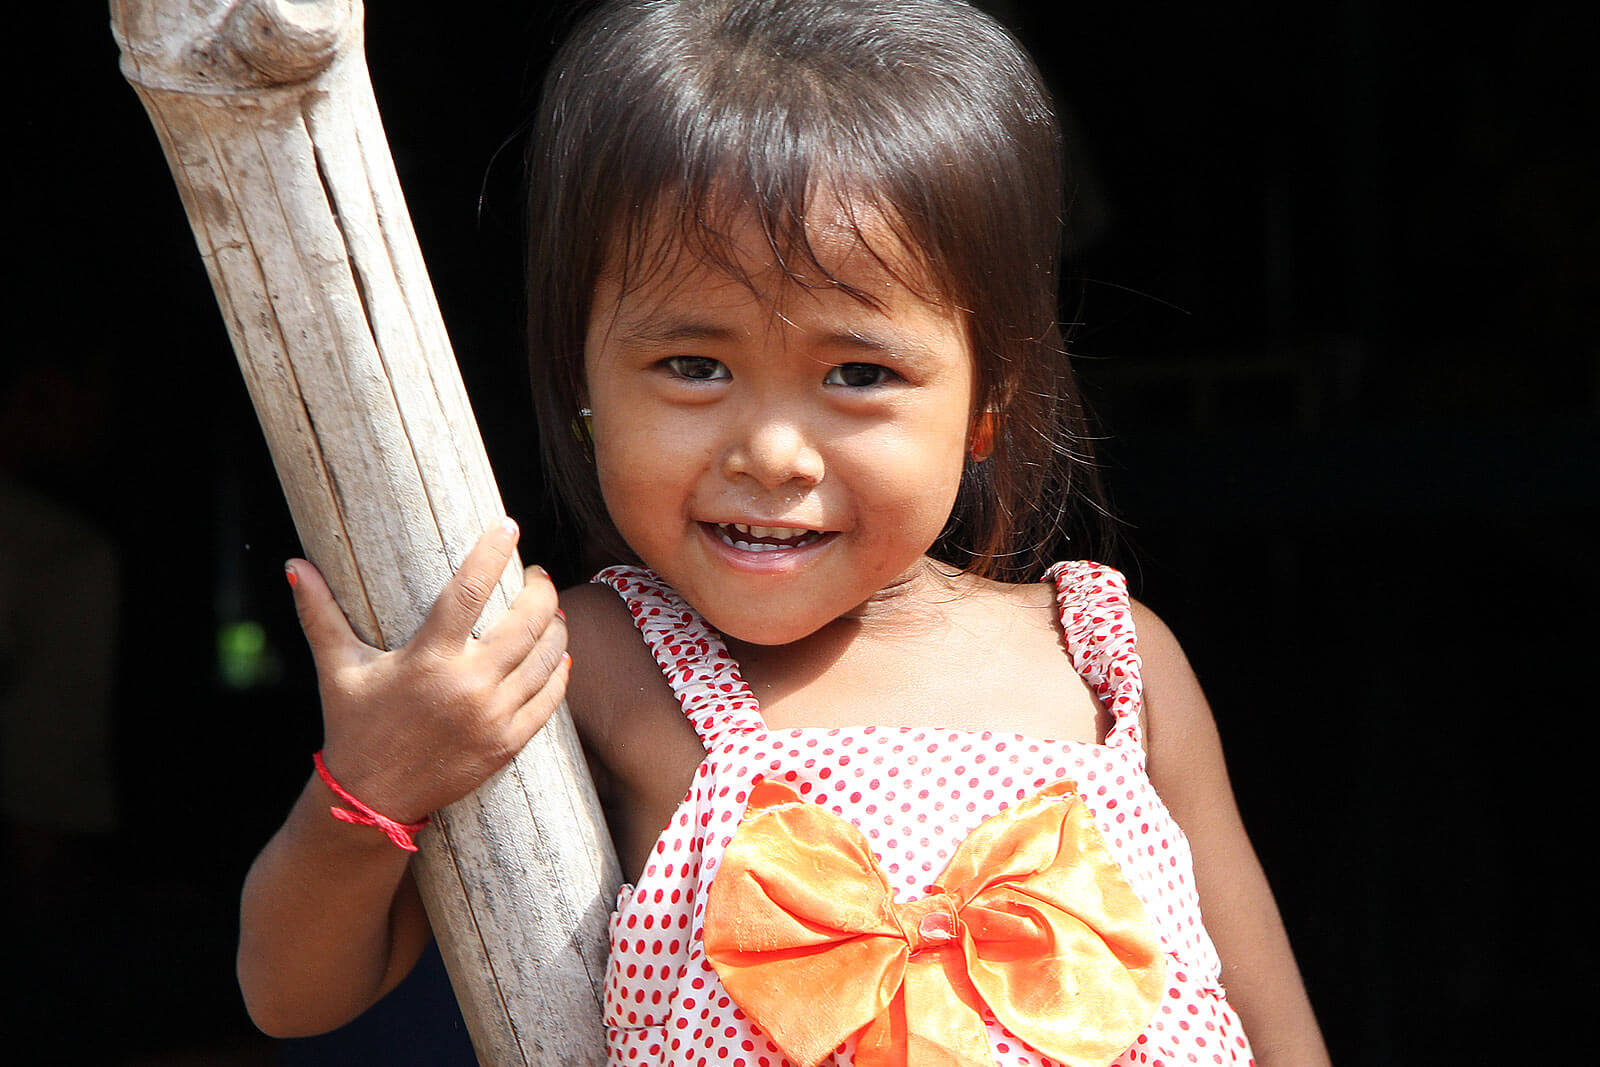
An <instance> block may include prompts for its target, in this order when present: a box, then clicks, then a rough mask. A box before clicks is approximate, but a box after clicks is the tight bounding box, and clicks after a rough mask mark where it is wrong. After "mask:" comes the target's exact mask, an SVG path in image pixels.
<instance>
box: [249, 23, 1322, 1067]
mask: <svg viewBox="0 0 1600 1067" xmlns="http://www.w3.org/2000/svg"><path fill="white" fill-rule="evenodd" d="M531 172H532V174H531V180H532V192H531V205H532V215H531V218H532V233H533V235H534V237H533V241H532V250H531V256H530V307H531V337H532V351H533V371H534V379H535V386H536V388H535V392H536V395H538V397H539V408H540V412H539V414H540V425H541V429H542V432H543V447H544V451H545V458H546V460H547V464H548V470H549V472H550V475H551V477H552V479H553V481H554V484H555V485H556V486H557V488H558V489H559V490H560V492H561V495H562V498H563V500H564V502H565V503H566V504H567V505H568V506H569V507H570V509H571V511H572V513H573V514H574V515H575V516H576V517H577V519H578V521H579V522H580V523H581V524H582V528H583V532H584V536H585V538H586V539H587V542H588V543H589V544H591V545H593V546H596V548H597V550H598V551H600V552H603V553H605V554H607V555H609V556H610V557H611V558H612V559H614V560H618V561H622V562H621V563H620V565H617V566H612V567H609V568H607V569H606V570H604V571H602V572H601V574H600V575H599V577H598V578H597V579H596V583H597V584H591V585H587V586H583V587H580V588H575V589H570V590H567V591H565V592H563V593H562V594H561V596H560V603H561V605H562V607H563V608H564V611H565V614H564V617H563V615H562V613H561V612H558V611H557V610H556V602H557V598H556V595H555V593H554V590H553V589H552V587H551V585H550V583H549V581H548V580H547V579H546V578H545V577H544V576H543V572H542V571H539V570H538V569H537V568H530V571H529V577H528V584H527V588H526V589H525V590H524V592H523V594H522V595H521V597H519V599H518V601H517V603H516V604H515V605H514V607H513V609H512V611H511V612H510V613H509V614H508V615H507V616H506V617H505V618H504V619H503V620H501V621H500V622H499V623H497V624H496V625H495V626H493V627H491V628H490V629H489V630H488V631H487V632H486V633H485V634H484V635H483V636H482V638H481V639H475V638H473V637H472V636H471V628H472V626H473V624H474V623H475V621H476V619H477V616H478V612H479V610H480V609H481V607H482V604H483V600H484V593H485V590H486V589H487V588H488V587H489V586H490V585H491V584H492V582H493V580H494V577H495V576H496V575H498V574H499V572H500V570H501V568H503V567H504V565H505V563H506V561H507V559H508V558H509V555H510V553H511V551H512V548H513V546H514V544H515V542H516V537H517V535H516V530H515V527H514V526H511V525H510V524H509V523H508V524H506V525H504V526H502V527H500V528H497V529H495V530H491V531H490V532H489V533H488V534H486V535H485V537H484V539H483V540H482V541H481V542H480V543H479V545H478V546H477V548H476V549H474V551H473V553H472V554H471V555H470V556H469V558H468V559H467V561H466V562H465V564H464V565H463V566H462V569H461V571H460V573H459V574H458V575H457V576H456V577H455V579H454V580H453V581H452V583H451V586H450V587H449V588H448V589H447V590H446V591H445V593H444V594H443V595H441V597H440V599H439V602H438V604H437V605H436V607H435V608H434V611H433V613H432V615H431V616H430V617H429V619H428V621H427V623H426V625H425V626H424V627H423V628H422V630H421V631H420V632H419V633H418V634H417V635H416V637H415V639H414V640H413V641H412V642H411V643H410V644H409V645H408V646H406V647H405V648H404V649H401V650H398V651H396V652H393V653H379V652H377V651H376V650H373V649H370V648H367V647H366V646H364V645H361V644H360V643H359V642H358V641H357V640H356V639H355V638H353V637H352V636H351V635H350V631H349V629H348V627H347V626H346V625H345V624H344V620H343V617H342V616H341V615H340V614H339V611H338V609H337V607H336V606H335V605H334V604H333V601H332V599H331V597H330V596H329V594H328V592H327V588H326V586H325V585H324V584H323V583H322V581H321V578H320V577H319V576H318V574H317V572H316V570H315V569H314V568H313V567H311V566H310V564H308V563H306V562H305V561H292V562H291V563H290V565H289V576H290V580H291V583H292V584H293V585H294V586H295V593H296V600H297V604H298V606H299V609H300V612H301V618H302V621H303V623H304V626H305V630H306V634H307V637H308V639H309V641H310V643H311V646H312V649H313V652H314V653H315V657H316V661H317V666H318V671H319V677H320V680H321V685H322V695H323V714H324V718H325V722H326V741H325V748H324V751H323V754H322V758H323V766H322V768H321V769H322V770H325V771H326V774H327V778H326V779H325V778H323V777H322V776H321V775H320V774H319V775H318V776H316V777H313V778H311V779H310V781H309V782H308V784H307V786H306V789H305V791H304V793H303V794H302V797H301V799H300V801H299V802H298V803H297V805H296V807H295V809H294V811H293V812H292V813H291V815H290V817H289V819H288V821H287V822H286V823H285V825H284V827H283V828H282V829H281V830H280V831H279V832H278V834H277V835H276V836H275V837H274V839H273V840H272V842H271V843H270V844H269V845H268V846H267V848H266V850H265V851H264V852H263V853H262V856H261V857H260V859H259V860H258V861H257V863H256V865H255V867H254V868H253V870H252V872H251V875H250V878H249V880H248V882H247V884H246V887H245V894H244V906H243V933H242V935H241V943H240V951H239V974H240V980H241V983H242V985H243V987H244V990H245V994H246V998H247V1001H248V1003H249V1005H250V1008H251V1011H252V1013H253V1015H254V1017H255V1018H256V1020H257V1021H258V1023H260V1025H261V1026H262V1027H263V1028H264V1029H267V1030H268V1031H271V1032H275V1033H286V1034H289V1033H311V1032H317V1031H320V1030H324V1029H328V1028H331V1027H333V1026H336V1025H338V1024H340V1023H343V1022H344V1021H346V1020H348V1019H349V1018H351V1017H353V1016H354V1015H356V1014H357V1013H359V1012H361V1011H362V1010H364V1009H365V1008H366V1007H367V1006H368V1005H370V1004H371V1003H372V1002H373V1001H374V1000H376V999H377V998H378V997H379V996H381V995H382V994H383V993H385V992H386V991H388V990H389V989H391V988H393V987H394V985H395V984H396V983H397V982H398V981H399V980H400V978H401V977H403V976H404V974H405V973H406V972H407V971H408V970H409V969H410V967H411V966H412V964H413V963H414V962H415V961H416V959H417V957H418V955H419V953H420V952H421V950H422V949H423V947H424V946H425V944H426V941H427V939H428V937H429V932H428V927H427V921H426V918H425V916H424V914H423V912H422V910H421V908H420V906H419V904H418V901H417V895H416V890H415V888H414V886H413V885H412V883H411V881H410V878H409V876H408V875H407V873H406V856H407V853H406V852H405V851H403V850H402V849H401V848H396V847H395V845H394V844H392V843H391V838H392V839H393V840H394V841H395V842H397V843H401V844H404V843H406V840H407V834H406V832H405V830H403V829H401V828H399V827H396V826H389V827H388V829H389V834H388V835H387V836H386V835H385V834H382V833H377V832H374V830H373V829H371V828H368V827H363V826H357V825H351V824H347V823H345V822H342V821H337V820H335V819H333V818H330V817H329V812H328V809H329V807H330V805H347V802H346V801H343V800H341V799H340V798H339V797H338V796H336V795H335V793H334V792H332V790H331V783H333V782H337V783H339V785H340V788H342V789H343V790H344V792H345V793H346V794H348V795H349V796H353V797H355V798H358V799H359V800H360V801H361V802H362V803H364V804H365V805H367V806H368V807H370V808H371V809H375V810H376V811H378V812H381V813H383V814H384V815H385V816H387V817H388V819H389V820H392V821H393V822H394V823H397V824H410V823H415V822H417V821H420V820H421V819H423V817H424V816H425V815H426V813H427V812H429V811H431V810H433V809H435V808H437V807H440V806H442V805H444V804H447V803H449V802H451V801H453V800H455V799H457V798H459V797H461V796H463V795H465V794H466V793H467V792H469V791H470V790H471V789H473V788H474V787H475V786H476V785H478V784H479V783H480V782H482V781H483V780H484V779H485V778H486V777H487V776H488V775H489V774H491V773H492V772H493V771H494V770H495V769H497V768H498V767H499V766H500V765H501V764H503V763H504V761H506V760H507V759H509V758H510V756H511V755H512V754H513V753H514V752H515V751H516V750H517V749H518V748H519V747H520V746H521V745H522V744H523V743H524V742H525V741H526V739H527V738H528V737H529V736H530V735H531V733H532V732H533V731H535V730H536V729H537V728H538V727H539V726H540V725H541V724H542V723H543V722H544V720H545V718H546V717H547V716H548V715H549V713H550V711H551V710H552V708H553V707H554V706H555V705H556V703H557V702H558V701H559V700H560V698H561V696H562V695H563V693H564V694H565V697H566V699H567V701H568V703H569V704H570V707H571V709H572V713H573V715H574V717H575V718H576V721H577V723H578V725H579V729H580V731H581V733H582V735H583V737H584V739H585V743H586V744H587V746H588V748H589V751H590V753H591V757H592V759H593V761H594V763H595V765H596V767H597V772H598V777H599V780H600V781H601V783H602V787H603V789H604V790H605V791H606V792H607V794H608V800H609V804H608V808H609V810H610V812H611V829H612V832H613V834H614V836H615V839H616V843H617V847H618V850H619V853H620V855H621V857H622V861H623V866H624V869H625V870H626V871H627V873H628V874H629V875H630V876H631V877H632V879H633V882H632V884H631V885H629V886H626V887H624V889H623V892H622V895H621V897H620V898H619V906H618V909H617V911H616V913H615V915H614V916H613V920H612V931H613V933H612V943H611V962H610V967H609V969H608V974H607V979H606V995H607V1000H606V1007H605V1019H604V1024H605V1026H606V1028H607V1033H608V1039H609V1042H610V1047H611V1049H612V1058H613V1061H614V1062H628V1063H635V1062H651V1063H742V1064H748V1065H754V1064H758V1063H771V1064H777V1063H779V1062H785V1061H787V1062H793V1063H798V1064H807V1065H809V1064H815V1063H830V1064H847V1063H851V1062H855V1063H858V1064H889V1063H911V1064H930V1063H958V1064H974V1065H975V1064H988V1063H998V1064H1006V1065H1011V1064H1039V1063H1047V1062H1061V1063H1070V1064H1089V1063H1094V1064H1107V1063H1113V1062H1115V1063H1119V1064H1121V1063H1130V1064H1131V1063H1140V1064H1143V1063H1168V1064H1174V1063H1192V1062H1201V1063H1234V1062H1248V1061H1250V1059H1251V1056H1252V1051H1251V1049H1252V1045H1253V1047H1254V1055H1255V1056H1256V1057H1257V1058H1258V1059H1259V1060H1260V1061H1261V1062H1273V1063H1281V1064H1296V1065H1299V1064H1311V1063H1318V1062H1324V1061H1325V1054H1324V1053H1323V1051H1322V1046H1321V1040H1320V1037H1319V1035H1318V1032H1317V1027H1316V1023H1315V1021H1314V1019H1313V1017H1312V1014H1311V1011H1310V1008H1309V1006H1308V1004H1307V1002H1306V998H1305V995H1304V993H1303V991H1302V988H1301V983H1300V979H1299V976H1298V974H1297V972H1296V969H1295V964H1294V961H1293V958H1292V956H1291V954H1290V951H1289V947H1288V944H1287V941H1286V939H1285V936H1284V933H1283V930H1282V927H1281V925H1280V923H1279V920H1278V917H1277V913H1276V909H1275V906H1274V904H1273V901H1272V897H1271V894H1270V892H1269V890H1268V887H1267V884H1266V881H1265V880H1264V878H1263V876H1262V873H1261V870H1260V868H1259V866H1258V864H1257V863H1256V860H1255V857H1254V855H1253V853H1252V851H1251V848H1250V844H1249V842H1248V840H1247V838H1246V836H1245V833H1244V830H1243V828H1242V827H1241V825H1240V822H1239V818H1238V815H1237V812H1236V810H1235V806H1234V802H1233V799H1232V796H1231V792H1230V789H1229V785H1228V780H1227V775H1226V772H1225V770H1224V766H1223V759H1222V753H1221V749H1220V747H1219V744H1218V740H1217V734H1216V730H1215V728H1214V727H1213V725H1212V721H1211V716H1210V713H1209V711H1208V710H1207V708H1206V704H1205V699H1204V697H1203V696H1202V695H1201V692H1200V690H1199V687H1198V686H1197V684H1196V683H1195V680H1194V677H1193V675H1192V673H1191V672H1190V670H1189V668H1188V666H1187V664H1186V663H1185V661H1184V658H1183V654H1182V652H1181V651H1180V650H1179V648H1178V646H1177V644H1176V642H1175V641H1174V640H1173V638H1172V636H1171V634H1170V633H1169V632H1168V631H1167V630H1166V628H1165V627H1164V626H1162V624H1161V622H1160V620H1158V619H1157V618H1156V617H1155V616H1153V615H1151V614H1150V613H1149V612H1148V611H1146V610H1145V609H1143V608H1142V607H1141V606H1140V605H1138V604H1135V603H1132V602H1131V601H1130V600H1129V599H1128V597H1127V594H1126V592H1125V588H1124V584H1123V581H1122V579H1121V577H1120V576H1119V575H1118V574H1117V573H1116V572H1115V571H1112V570H1110V569H1109V568H1106V567H1103V566H1100V565H1098V564H1094V563H1087V562H1074V563H1065V564H1058V565H1056V566H1054V567H1051V566H1049V560H1050V558H1051V555H1050V554H1051V553H1052V552H1053V550H1054V549H1055V547H1056V546H1057V545H1058V543H1059V542H1060V541H1061V540H1062V539H1063V536H1064V535H1065V534H1066V532H1067V531H1068V529H1069V528H1070V527H1071V526H1072V525H1073V523H1072V522H1071V521H1070V520H1071V518H1072V516H1073V514H1074V513H1075V512H1079V511H1083V510H1085V509H1086V508H1092V507H1093V506H1094V500H1095V492H1094V488H1093V484H1092V477H1091V475H1090V474H1089V470H1090V468H1089V465H1088V457H1087V445H1086V435H1085V433H1084V431H1083V427H1082V419H1081V415H1080V412H1079V408H1078V404H1077V401H1076V399H1075V396H1076V394H1075V392H1074V388H1073V383H1072V377H1071V373H1070V369H1069V367H1068V364H1067V360H1066V357H1065V355H1064V352H1063V349H1062V344H1061V338H1060V334H1059V332H1058V329H1057V326H1056V322H1055V301H1056V277H1057V276H1056V259H1057V250H1058V243H1059V240H1060V220H1059V215H1058V211H1059V204H1060V200H1061V187H1062V179H1061V164H1060V146H1059V136H1058V133H1057V130H1056V126H1055V123H1054V119H1053V117H1052V114H1051V110H1050V106H1049V103H1048V100H1047V97H1046V94H1045V92H1044V90H1043V88H1042V86H1041V84H1040V82H1039V79H1038V76H1037V74H1036V72H1035V71H1034V69H1033V67H1032V64H1031V63H1030V62H1029V61H1028V59H1027V58H1026V56H1025V55H1024V54H1023V53H1022V52H1021V50H1020V49H1019V47H1018V46H1017V45H1016V43H1015V42H1014V41H1013V40H1012V39H1011V38H1010V37H1009V36H1008V35H1007V34H1006V33H1005V32H1004V31H1003V30H1002V29H1000V28H999V27H998V26H997V25H995V24H994V23H993V22H992V21H990V20H989V19H988V18H987V17H985V16H984V15H982V14H980V13H979V12H977V11H975V10H973V9H972V8H970V7H968V6H966V5H964V4H962V3H960V2H959V0H882V2H879V0H652V2H641V0H616V2H612V3H609V4H606V5H605V6H603V7H602V8H600V9H599V10H598V11H596V12H595V13H593V14H592V15H591V16H590V17H589V18H588V19H587V21H585V22H584V23H583V24H582V26H581V27H580V28H579V29H578V30H577V31H576V33H575V35H574V36H573V38H572V40H571V41H570V42H569V43H568V44H567V46H566V48H565V50H564V51H563V52H562V53H561V55H560V56H559V57H558V58H557V59H556V61H555V64H554V66H553V68H552V73H551V75H550V77H549V80H548V81H547V84H546V93H545V99H544V103H543V105H542V109H541V118H540V125H539V127H538V131H537V135H536V140H535V148H534V153H533V155H532V164H531ZM1041 579H1043V580H1041ZM564 646H570V647H571V648H572V649H573V650H574V653H573V654H574V656H575V658H576V663H575V665H574V664H573V660H572V659H570V658H568V657H566V656H565V655H564V653H563V648H564ZM325 783H328V784H325ZM1202 913H1203V915H1204V920H1205V921H1204V925H1202V921H1201V918H1202ZM1224 983H1226V986H1227V992H1226V993H1224ZM1236 1013H1237V1014H1236ZM1241 1019H1242V1020H1243V1025H1241V1022H1240V1020H1241ZM1247 1033H1248V1035H1249V1036H1248V1038H1247V1037H1246V1034H1247Z"/></svg>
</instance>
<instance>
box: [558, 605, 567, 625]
mask: <svg viewBox="0 0 1600 1067" xmlns="http://www.w3.org/2000/svg"><path fill="white" fill-rule="evenodd" d="M556 618H558V619H560V620H561V621H562V622H566V621H567V613H566V612H564V611H562V610H561V609H560V608H557V609H556Z"/></svg>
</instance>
